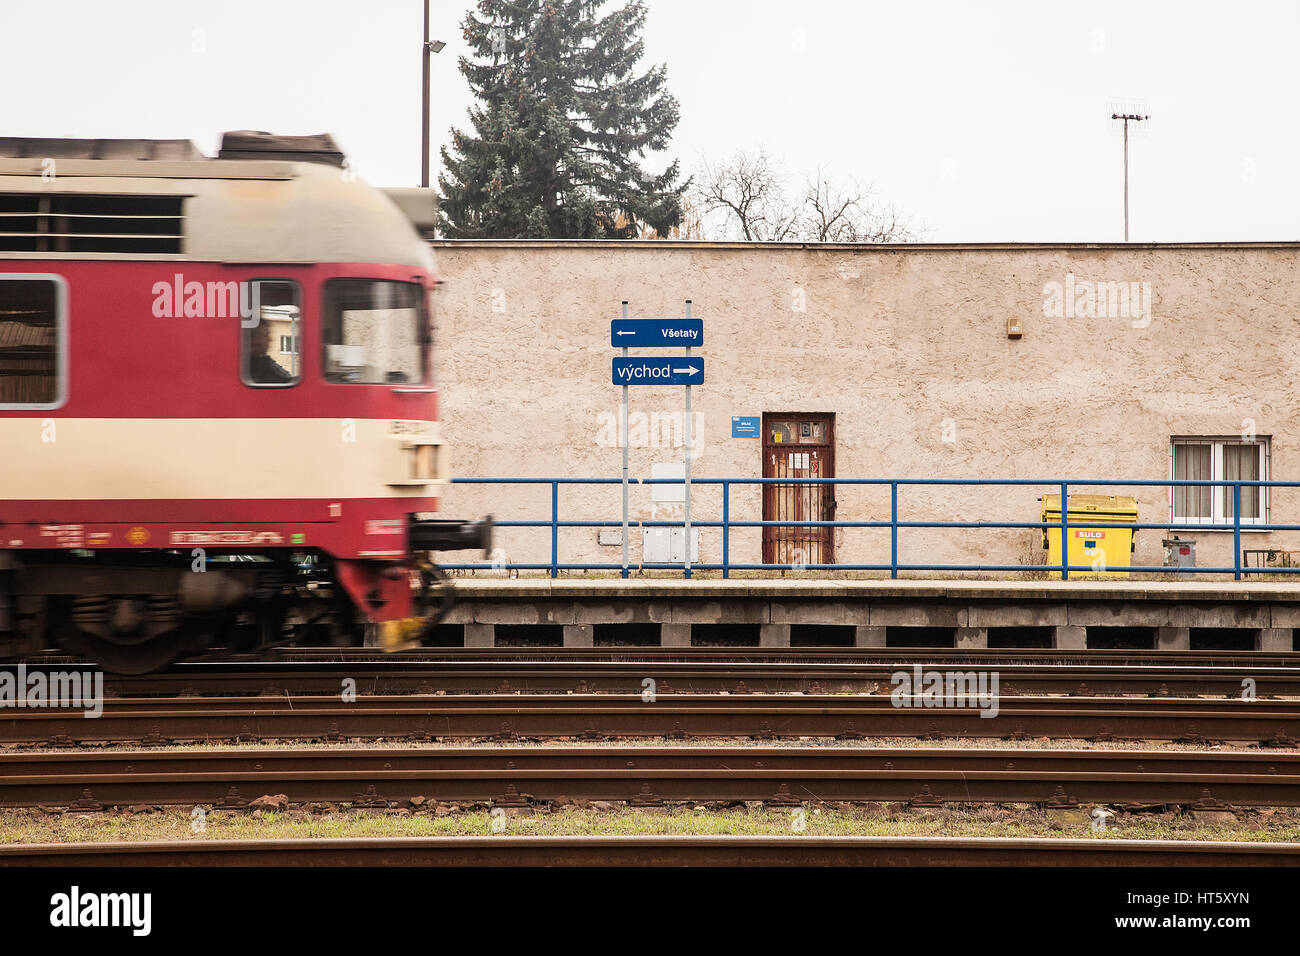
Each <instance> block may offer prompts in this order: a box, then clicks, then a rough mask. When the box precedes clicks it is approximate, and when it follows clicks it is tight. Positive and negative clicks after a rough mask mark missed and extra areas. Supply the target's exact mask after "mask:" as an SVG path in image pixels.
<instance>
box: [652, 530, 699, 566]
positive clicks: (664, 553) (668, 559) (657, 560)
mask: <svg viewBox="0 0 1300 956" xmlns="http://www.w3.org/2000/svg"><path fill="white" fill-rule="evenodd" d="M699 560H700V529H699V528H692V529H691V563H692V564H695V563H696V562H698V561H699ZM685 562H686V529H685V528H642V529H641V563H642V564H684V563H685Z"/></svg>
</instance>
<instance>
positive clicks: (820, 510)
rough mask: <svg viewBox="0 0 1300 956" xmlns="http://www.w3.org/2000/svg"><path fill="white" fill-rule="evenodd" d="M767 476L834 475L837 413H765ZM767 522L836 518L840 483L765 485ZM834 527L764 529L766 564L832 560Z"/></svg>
mask: <svg viewBox="0 0 1300 956" xmlns="http://www.w3.org/2000/svg"><path fill="white" fill-rule="evenodd" d="M763 477H764V478H834V477H835V416H834V415H829V414H824V413H823V414H808V413H802V412H801V413H790V414H786V413H778V412H768V413H766V414H764V415H763ZM763 520H764V521H834V520H835V486H834V485H804V484H790V485H786V484H780V483H776V482H773V483H772V484H766V485H764V486H763ZM832 531H834V529H833V528H826V527H821V528H808V527H795V528H789V527H787V528H780V527H772V526H768V527H765V528H763V563H764V564H831V563H833V562H834V561H835V556H834V540H835V538H834V535H833V534H832Z"/></svg>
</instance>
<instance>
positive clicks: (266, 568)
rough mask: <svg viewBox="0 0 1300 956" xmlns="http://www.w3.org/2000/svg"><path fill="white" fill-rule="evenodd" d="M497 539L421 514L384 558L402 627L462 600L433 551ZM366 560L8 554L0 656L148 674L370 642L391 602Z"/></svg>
mask: <svg viewBox="0 0 1300 956" xmlns="http://www.w3.org/2000/svg"><path fill="white" fill-rule="evenodd" d="M490 537H491V519H490V518H488V519H486V520H484V521H445V520H438V521H413V522H412V524H411V534H410V542H411V547H412V549H413V550H412V554H411V558H410V560H408V561H407V562H405V563H402V564H388V565H382V566H378V567H382V576H383V578H384V579H385V580H386V582H387V584H388V585H389V588H388V593H389V594H391V593H393V591H394V589H401V588H405V587H407V586H408V584H409V587H410V599H409V600H410V607H409V612H410V613H409V614H405V615H403V621H402V623H403V633H404V634H406V635H409V637H410V639H411V640H412V641H418V640H419V638H420V635H421V633H422V632H423V631H424V630H427V629H428V628H431V627H433V626H436V625H437V623H438V622H439V621H440V620H441V619H442V617H443V615H444V614H446V612H447V610H448V609H449V608H450V607H451V604H452V603H453V602H454V599H455V595H454V589H453V588H452V586H451V584H450V581H449V580H448V579H447V577H446V575H444V574H443V573H442V571H441V570H440V569H439V568H438V566H437V564H435V563H434V562H433V561H432V552H435V551H444V550H460V549H471V548H472V549H475V550H478V549H480V548H481V549H483V550H485V551H486V550H488V547H489V544H490ZM417 549H418V550H417ZM360 564H362V563H361V562H355V561H354V562H344V561H338V560H336V559H334V558H332V557H331V556H330V555H327V554H323V553H320V552H315V551H304V550H288V549H272V550H259V551H256V552H239V551H224V552H222V551H208V552H206V553H205V554H203V555H202V556H201V557H196V556H193V555H192V553H191V552H189V551H180V550H143V549H142V550H129V551H127V550H122V551H115V550H98V551H94V550H79V549H78V550H57V551H54V550H51V551H21V552H20V551H0V655H3V656H4V657H5V658H7V659H24V658H27V657H32V656H35V655H38V654H42V653H44V652H47V651H49V650H50V649H53V648H57V649H58V650H60V651H62V652H64V653H66V654H70V655H74V656H77V657H81V658H86V659H89V660H91V661H93V662H95V663H97V664H99V665H100V666H101V667H102V668H104V670H106V671H109V672H111V673H117V674H145V673H151V672H153V671H157V670H161V669H163V668H165V667H167V666H169V665H170V664H172V663H174V662H176V661H177V660H180V659H182V658H186V657H193V656H196V655H199V654H204V653H208V652H210V651H212V650H221V649H224V650H229V651H238V652H251V651H257V650H259V649H269V648H273V647H277V646H287V645H290V644H313V645H325V646H337V647H347V646H358V645H361V644H363V643H366V641H367V637H368V636H369V634H373V631H372V630H371V629H375V628H377V627H378V625H376V624H375V623H374V621H375V619H376V618H384V617H385V615H383V614H381V613H378V612H379V611H380V609H381V608H382V607H383V605H384V604H385V603H386V602H387V601H388V600H391V598H390V597H387V596H381V595H380V594H379V593H378V590H377V589H371V590H370V591H369V592H366V591H361V592H358V585H357V584H356V583H355V582H356V580H357V578H358V573H357V571H356V570H355V568H356V566H358V565H360ZM365 564H366V566H367V567H368V568H369V569H374V568H375V567H377V566H376V565H375V564H374V563H372V562H366V563H365ZM348 565H351V567H350V568H347V569H346V570H347V571H348V574H347V577H348V578H349V580H348V581H347V582H345V581H344V580H343V578H344V576H345V575H344V573H343V572H344V570H345V566H348ZM373 576H375V575H373V574H372V577H373ZM349 585H351V586H349ZM401 596H402V597H403V598H405V595H404V594H403V595H401ZM359 605H363V606H364V607H365V609H364V610H363V609H362V607H359ZM388 616H390V617H391V615H388Z"/></svg>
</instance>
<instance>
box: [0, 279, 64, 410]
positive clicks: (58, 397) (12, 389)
mask: <svg viewBox="0 0 1300 956" xmlns="http://www.w3.org/2000/svg"><path fill="white" fill-rule="evenodd" d="M66 303H67V293H66V287H65V286H64V282H63V280H62V279H61V278H59V277H58V276H52V275H36V274H19V275H15V274H10V275H0V408H58V407H59V406H60V405H62V404H63V401H64V397H65V394H66V391H67V357H66V356H67V340H66V335H67V333H66V317H67V306H66Z"/></svg>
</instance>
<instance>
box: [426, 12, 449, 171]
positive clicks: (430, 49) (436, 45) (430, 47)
mask: <svg viewBox="0 0 1300 956" xmlns="http://www.w3.org/2000/svg"><path fill="white" fill-rule="evenodd" d="M446 45H447V44H445V43H443V42H442V41H441V40H433V41H430V40H429V0H424V43H423V44H421V46H420V56H421V59H422V60H423V61H424V70H423V84H424V85H423V87H422V88H421V90H420V185H421V186H428V185H429V54H430V53H441V52H442V48H443V47H445V46H446Z"/></svg>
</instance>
